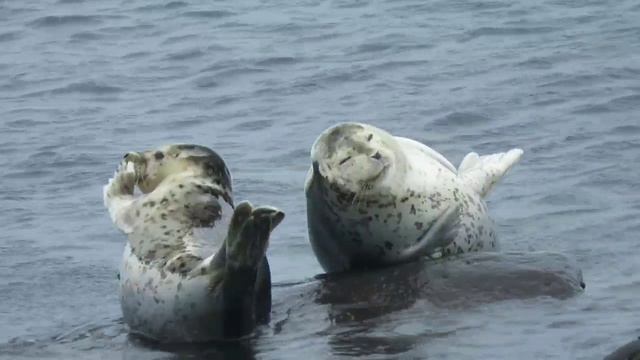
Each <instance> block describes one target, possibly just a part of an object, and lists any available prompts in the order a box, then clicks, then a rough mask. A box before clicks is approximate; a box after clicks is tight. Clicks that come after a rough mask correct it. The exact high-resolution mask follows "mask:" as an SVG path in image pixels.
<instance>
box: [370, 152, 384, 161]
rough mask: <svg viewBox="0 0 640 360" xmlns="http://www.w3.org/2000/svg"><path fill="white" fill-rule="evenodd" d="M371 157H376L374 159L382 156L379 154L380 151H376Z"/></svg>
mask: <svg viewBox="0 0 640 360" xmlns="http://www.w3.org/2000/svg"><path fill="white" fill-rule="evenodd" d="M371 157H372V158H374V159H376V160H380V158H381V157H382V155H380V152H379V151H376V153H375V154H373V155H372V156H371Z"/></svg>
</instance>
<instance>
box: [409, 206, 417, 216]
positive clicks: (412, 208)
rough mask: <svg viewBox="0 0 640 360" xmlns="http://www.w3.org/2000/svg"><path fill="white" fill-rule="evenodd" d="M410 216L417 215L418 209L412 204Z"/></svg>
mask: <svg viewBox="0 0 640 360" xmlns="http://www.w3.org/2000/svg"><path fill="white" fill-rule="evenodd" d="M409 214H411V215H415V214H416V207H415V206H414V205H413V204H411V210H409Z"/></svg>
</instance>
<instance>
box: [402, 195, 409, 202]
mask: <svg viewBox="0 0 640 360" xmlns="http://www.w3.org/2000/svg"><path fill="white" fill-rule="evenodd" d="M407 200H409V197H408V196H405V197H403V198H402V199H400V202H402V203H403V202H406V201H407Z"/></svg>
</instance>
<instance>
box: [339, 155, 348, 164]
mask: <svg viewBox="0 0 640 360" xmlns="http://www.w3.org/2000/svg"><path fill="white" fill-rule="evenodd" d="M350 159H351V156H347V157H346V158H344V159H342V160H340V162H339V163H338V164H339V165H342V164H344V163H346V162H347V161H349V160H350Z"/></svg>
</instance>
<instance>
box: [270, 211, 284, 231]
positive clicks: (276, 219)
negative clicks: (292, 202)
mask: <svg viewBox="0 0 640 360" xmlns="http://www.w3.org/2000/svg"><path fill="white" fill-rule="evenodd" d="M282 220H284V212H282V211H280V210H276V212H274V213H273V214H272V215H271V228H272V229H273V228H275V227H276V226H278V225H279V224H280V223H281V222H282Z"/></svg>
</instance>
